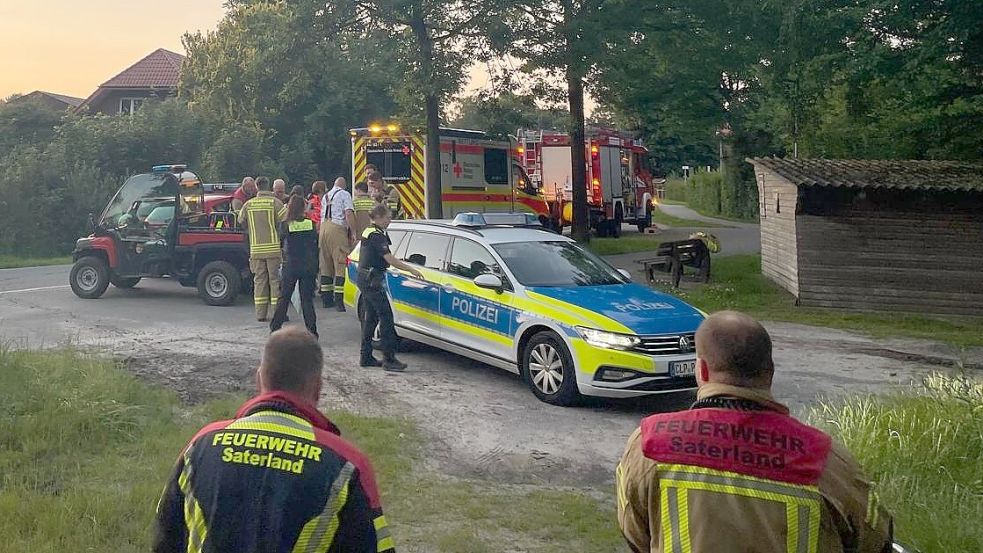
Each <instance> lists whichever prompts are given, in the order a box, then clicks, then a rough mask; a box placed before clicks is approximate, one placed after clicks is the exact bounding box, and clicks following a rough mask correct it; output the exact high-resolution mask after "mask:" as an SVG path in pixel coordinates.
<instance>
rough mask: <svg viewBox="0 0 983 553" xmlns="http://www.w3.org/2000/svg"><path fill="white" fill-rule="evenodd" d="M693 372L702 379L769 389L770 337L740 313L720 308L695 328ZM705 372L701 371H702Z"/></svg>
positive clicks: (770, 365) (765, 331)
mask: <svg viewBox="0 0 983 553" xmlns="http://www.w3.org/2000/svg"><path fill="white" fill-rule="evenodd" d="M696 356H697V358H698V359H699V361H700V363H698V367H697V372H698V373H701V374H700V375H699V376H700V380H702V381H704V382H721V383H724V384H733V385H737V386H746V387H753V388H770V387H771V379H772V376H773V375H774V373H775V363H774V361H773V360H772V358H771V337H770V336H768V331H767V330H765V327H763V326H761V323H759V322H758V321H756V320H754V319H752V318H751V317H749V316H748V315H745V314H744V313H739V312H737V311H720V312H718V313H714V314H713V315H711V316H710V317H708V318H707V319H706V320H705V321H703V324H701V325H700V328H699V329H698V330H697V331H696ZM704 373H705V374H704Z"/></svg>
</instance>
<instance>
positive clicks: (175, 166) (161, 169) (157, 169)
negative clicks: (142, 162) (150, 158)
mask: <svg viewBox="0 0 983 553" xmlns="http://www.w3.org/2000/svg"><path fill="white" fill-rule="evenodd" d="M187 170H188V165H187V164H184V163H171V164H167V165H154V167H153V169H151V172H154V173H183V172H184V171H187Z"/></svg>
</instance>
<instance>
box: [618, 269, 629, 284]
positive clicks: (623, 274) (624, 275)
mask: <svg viewBox="0 0 983 553" xmlns="http://www.w3.org/2000/svg"><path fill="white" fill-rule="evenodd" d="M618 272H619V273H621V276H623V277H625V278H627V279H628V282H631V273H629V272H628V270H627V269H618Z"/></svg>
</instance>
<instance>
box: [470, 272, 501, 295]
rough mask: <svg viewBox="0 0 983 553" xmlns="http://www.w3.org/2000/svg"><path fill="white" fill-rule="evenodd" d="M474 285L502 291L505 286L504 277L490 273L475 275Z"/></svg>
mask: <svg viewBox="0 0 983 553" xmlns="http://www.w3.org/2000/svg"><path fill="white" fill-rule="evenodd" d="M474 285H475V286H477V287H478V288H487V289H488V290H494V291H496V292H498V293H501V292H502V288H503V285H502V279H500V278H498V276H496V275H493V274H489V273H485V274H482V275H478V276H476V277H474Z"/></svg>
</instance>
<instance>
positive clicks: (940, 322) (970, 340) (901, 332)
mask: <svg viewBox="0 0 983 553" xmlns="http://www.w3.org/2000/svg"><path fill="white" fill-rule="evenodd" d="M672 293H673V294H675V295H677V296H679V297H681V298H682V299H684V300H685V301H687V302H689V303H691V304H693V305H695V306H696V307H699V308H700V309H702V310H704V311H707V312H713V311H719V310H721V309H736V310H738V311H744V312H746V313H749V314H750V315H752V316H754V317H756V318H758V319H765V320H772V321H788V322H793V323H802V324H808V325H815V326H825V327H832V328H841V329H846V330H855V331H860V332H864V333H866V334H869V335H871V336H874V337H888V336H907V337H912V338H923V339H926V340H936V341H941V342H945V343H948V344H952V345H954V346H957V347H973V346H983V319H974V318H960V317H932V316H928V315H914V314H902V313H886V314H885V313H862V312H853V311H841V310H834V309H818V308H808V307H796V306H795V303H794V302H795V300H794V298H793V297H792V296H791V294H788V293H787V292H785V291H784V290H782V289H781V288H779V287H778V286H777V285H776V284H774V283H773V282H771V281H770V280H768V279H766V278H765V277H764V276H762V275H761V257H760V256H758V255H732V256H726V257H714V258H713V276H712V278H711V281H710V284H708V285H706V286H700V287H698V288H695V289H692V290H682V291H672Z"/></svg>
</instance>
